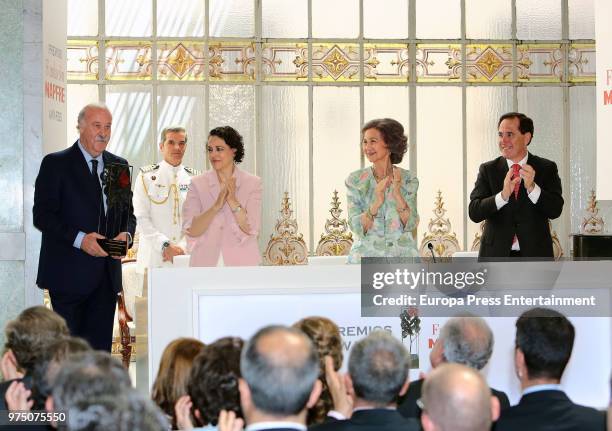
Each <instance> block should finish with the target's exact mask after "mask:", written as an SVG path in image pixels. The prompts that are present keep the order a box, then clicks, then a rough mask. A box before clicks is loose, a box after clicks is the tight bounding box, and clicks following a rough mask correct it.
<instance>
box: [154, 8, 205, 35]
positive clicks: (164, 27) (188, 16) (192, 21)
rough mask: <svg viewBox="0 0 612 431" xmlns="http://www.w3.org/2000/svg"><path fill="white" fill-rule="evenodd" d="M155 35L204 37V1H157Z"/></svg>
mask: <svg viewBox="0 0 612 431" xmlns="http://www.w3.org/2000/svg"><path fill="white" fill-rule="evenodd" d="M157 34H158V35H160V36H176V37H180V36H189V37H193V36H204V0H181V1H176V0H157Z"/></svg>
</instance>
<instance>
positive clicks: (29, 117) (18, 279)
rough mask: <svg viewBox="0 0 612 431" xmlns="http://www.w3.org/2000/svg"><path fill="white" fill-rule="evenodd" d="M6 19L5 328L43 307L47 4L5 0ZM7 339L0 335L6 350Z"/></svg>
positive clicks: (2, 43) (2, 44) (0, 311)
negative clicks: (39, 188)
mask: <svg viewBox="0 0 612 431" xmlns="http://www.w3.org/2000/svg"><path fill="white" fill-rule="evenodd" d="M2 6H3V10H2V14H0V52H2V60H1V62H0V76H2V80H0V106H2V115H0V136H2V137H3V138H4V143H3V145H0V202H2V205H1V206H0V328H4V326H5V323H6V321H7V320H10V319H12V318H14V317H15V316H16V315H17V314H18V313H19V312H20V311H21V310H22V309H23V308H24V307H27V306H30V305H35V304H40V303H42V294H41V292H40V291H39V289H38V288H37V287H36V286H35V277H36V267H37V260H38V250H39V247H40V234H39V233H38V232H37V231H36V230H35V229H34V227H33V226H32V210H31V208H32V202H33V194H34V188H33V184H34V179H35V178H36V174H37V173H38V166H39V164H40V159H41V153H42V152H41V144H40V136H41V129H42V127H41V106H42V105H41V102H42V94H41V89H42V64H41V55H40V50H41V46H42V45H41V35H42V19H41V18H42V0H3V2H2ZM3 339H4V334H3V332H2V331H0V345H2V344H3Z"/></svg>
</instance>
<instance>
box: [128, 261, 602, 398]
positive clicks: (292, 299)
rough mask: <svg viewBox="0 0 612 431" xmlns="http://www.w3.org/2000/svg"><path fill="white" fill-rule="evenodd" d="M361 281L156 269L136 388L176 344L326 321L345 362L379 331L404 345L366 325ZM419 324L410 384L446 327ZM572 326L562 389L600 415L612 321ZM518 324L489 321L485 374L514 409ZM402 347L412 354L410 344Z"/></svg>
mask: <svg viewBox="0 0 612 431" xmlns="http://www.w3.org/2000/svg"><path fill="white" fill-rule="evenodd" d="M588 263H589V262H569V263H568V264H572V265H574V264H575V265H580V264H588ZM570 273H571V271H570ZM360 277H361V273H360V266H359V265H304V266H288V267H266V266H259V267H222V268H163V269H154V270H152V271H151V273H150V277H149V298H148V358H145V359H146V360H147V361H148V366H147V368H146V369H147V370H148V373H147V374H148V376H147V378H148V382H142V381H139V382H137V384H138V386H139V387H141V385H146V388H147V389H148V388H149V387H150V385H152V383H153V380H154V378H155V375H156V373H157V367H158V364H159V360H160V357H161V354H162V351H163V349H164V348H165V347H166V345H167V344H168V343H169V342H170V341H172V340H173V339H175V338H177V337H195V338H198V339H200V340H202V341H204V342H205V343H209V342H211V341H214V340H215V339H217V338H219V337H222V336H229V335H232V336H240V337H242V338H244V339H248V338H249V337H250V336H251V335H252V334H253V333H254V332H255V331H256V330H258V329H259V328H261V327H262V326H265V325H268V324H285V325H291V324H293V323H294V322H296V321H297V320H299V319H300V318H303V317H306V316H313V315H321V316H326V317H329V318H331V319H332V320H334V321H335V322H336V323H337V324H338V326H339V327H340V329H341V332H342V335H343V344H344V348H345V361H346V358H347V357H348V350H349V349H350V346H351V345H352V344H353V343H354V342H355V341H356V340H358V339H360V338H362V337H364V336H365V335H367V334H368V333H369V332H370V331H372V330H374V329H379V328H382V329H384V330H388V331H390V332H392V333H393V334H394V335H395V336H396V337H397V338H398V339H401V328H400V319H399V317H389V318H378V317H377V318H369V317H361V308H360V301H361V297H360ZM145 317H146V316H145ZM421 320H422V323H421V333H420V335H419V337H418V339H417V340H415V341H414V343H413V345H412V349H411V350H412V353H418V356H419V369H417V370H411V377H412V378H417V377H418V374H419V372H420V371H428V370H429V368H430V364H429V359H428V356H429V351H430V349H431V346H432V345H433V342H434V341H435V340H436V338H437V336H438V331H439V328H440V327H441V326H442V324H443V323H444V321H445V320H446V319H445V318H427V317H423V318H422V319H421ZM571 320H572V322H573V324H574V325H575V327H576V342H575V345H574V351H573V355H572V359H571V360H570V363H569V365H568V369H567V370H566V372H565V376H564V379H563V381H562V384H563V386H564V388H565V389H566V390H567V392H568V394H569V396H570V397H571V398H572V400H574V401H575V402H577V403H582V404H586V405H591V406H596V407H601V408H603V407H605V406H607V404H608V397H609V393H608V392H609V386H608V382H609V377H610V370H611V336H610V335H611V333H612V332H611V326H610V324H611V319H610V318H607V317H598V318H596V317H588V318H572V319H571ZM515 321H516V319H515V318H501V317H497V318H489V319H488V322H489V324H490V325H491V327H492V329H493V332H494V334H495V347H494V351H493V357H492V358H491V361H490V363H489V365H488V367H487V368H486V369H485V370H484V374H485V375H486V377H487V379H488V381H489V384H490V385H491V386H492V387H494V388H496V389H499V390H503V391H505V392H506V393H507V394H508V396H509V397H510V401H511V402H512V403H516V402H517V401H518V399H519V397H520V388H519V383H518V380H517V378H516V377H515V375H514V365H513V357H514V356H513V353H514V334H515V327H514V323H515ZM403 341H404V344H405V345H406V347H407V348H408V347H409V344H410V343H409V339H408V338H407V339H405V340H403ZM141 368H142V367H141ZM141 389H142V387H141Z"/></svg>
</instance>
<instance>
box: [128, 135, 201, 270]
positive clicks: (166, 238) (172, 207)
mask: <svg viewBox="0 0 612 431" xmlns="http://www.w3.org/2000/svg"><path fill="white" fill-rule="evenodd" d="M186 148H187V132H186V131H185V128H183V127H178V126H177V127H166V128H164V130H162V132H161V142H160V144H159V149H160V151H161V153H162V155H163V157H164V159H163V160H162V161H161V162H160V163H159V164H156V165H150V166H145V167H143V168H141V169H140V172H139V173H138V178H136V184H135V186H134V214H135V215H136V220H137V232H138V233H139V245H138V254H137V257H136V262H137V269H136V271H137V273H138V274H144V273H145V270H146V269H148V268H159V267H164V266H171V265H172V261H173V259H174V257H175V256H178V255H182V254H185V250H186V247H185V237H184V235H183V233H182V231H181V208H182V207H183V202H184V201H185V196H186V195H187V190H188V188H189V184H190V183H191V177H192V176H193V175H197V174H199V172H197V171H196V170H195V169H191V168H188V167H186V166H183V164H182V162H183V156H184V155H185V149H186Z"/></svg>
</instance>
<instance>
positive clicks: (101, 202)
mask: <svg viewBox="0 0 612 431" xmlns="http://www.w3.org/2000/svg"><path fill="white" fill-rule="evenodd" d="M111 125H112V115H111V113H110V111H109V110H108V108H107V107H106V106H104V105H102V104H90V105H87V106H85V107H84V108H83V109H82V110H81V112H80V113H79V116H78V126H77V128H78V130H79V139H78V140H77V141H76V142H75V143H74V145H72V146H71V147H69V148H67V149H65V150H63V151H58V152H56V153H51V154H48V155H47V156H45V157H44V158H43V161H42V163H41V166H40V171H39V173H38V177H37V178H36V183H35V191H34V208H33V213H34V226H36V228H38V229H39V230H40V231H41V232H42V243H41V247H40V260H39V264H38V277H37V279H36V284H37V285H38V286H39V287H40V288H41V289H48V290H49V296H50V298H51V305H52V307H53V309H54V310H55V311H56V312H57V313H59V314H60V315H61V316H62V317H63V318H64V319H66V322H67V323H68V327H69V328H70V331H71V333H72V334H73V335H75V336H79V337H83V338H85V339H86V340H87V341H89V343H90V344H91V345H92V347H93V348H94V349H99V350H106V351H110V349H111V345H112V332H113V317H114V314H115V306H116V302H117V294H118V293H119V292H121V257H123V256H125V254H126V253H127V249H128V246H129V245H131V236H132V235H133V234H134V230H135V228H136V219H135V217H134V214H133V209H132V205H131V184H130V175H129V172H130V171H129V165H128V162H127V161H126V160H125V159H122V158H120V157H117V156H115V155H114V154H111V153H109V152H107V151H106V147H107V145H108V142H109V140H110V136H111ZM111 178H115V179H118V181H111V182H109V181H108V180H109V179H111ZM103 186H104V189H103ZM126 199H127V200H126ZM108 239H114V240H116V241H123V242H113V241H110V244H108V242H109V241H108ZM99 240H102V241H99ZM109 253H110V254H109Z"/></svg>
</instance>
